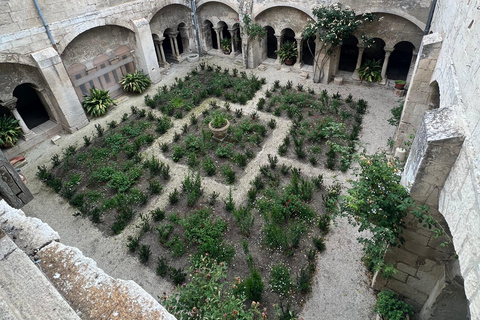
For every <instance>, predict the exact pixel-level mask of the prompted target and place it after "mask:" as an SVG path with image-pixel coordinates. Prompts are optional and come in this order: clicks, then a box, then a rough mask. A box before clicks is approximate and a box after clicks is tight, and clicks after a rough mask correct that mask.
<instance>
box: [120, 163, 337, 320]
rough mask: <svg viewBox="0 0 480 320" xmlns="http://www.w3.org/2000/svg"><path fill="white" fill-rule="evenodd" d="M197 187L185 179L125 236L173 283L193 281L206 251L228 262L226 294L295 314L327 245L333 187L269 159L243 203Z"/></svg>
mask: <svg viewBox="0 0 480 320" xmlns="http://www.w3.org/2000/svg"><path fill="white" fill-rule="evenodd" d="M277 160H278V159H277ZM202 189H203V188H202V181H201V177H200V175H199V173H198V172H197V173H196V174H193V173H192V174H191V175H189V176H186V177H185V180H184V182H183V187H182V190H178V192H177V193H176V194H175V195H173V193H171V194H170V195H169V199H170V204H169V205H168V206H167V208H166V209H165V210H160V209H156V210H153V211H152V212H150V217H147V216H145V218H144V219H143V220H142V224H141V225H139V226H138V230H139V232H138V234H137V235H136V236H134V237H130V238H129V242H128V247H129V249H130V251H131V252H132V254H137V255H138V257H139V259H140V261H142V262H143V263H145V264H146V265H148V266H149V267H151V268H155V269H156V271H157V274H158V275H159V276H162V277H168V278H169V279H170V280H171V281H173V283H174V284H175V285H181V284H183V283H185V282H187V283H188V282H190V281H191V280H192V278H191V273H192V272H191V271H190V272H187V270H188V269H189V266H191V265H192V264H193V265H198V264H201V261H202V259H204V258H205V257H206V256H208V257H209V259H210V260H215V261H216V262H218V263H220V262H226V266H227V271H226V275H227V278H226V283H231V284H233V283H236V284H235V285H234V287H233V289H232V287H231V286H230V285H227V286H226V289H225V292H227V291H229V290H231V293H233V294H235V295H236V296H238V295H239V296H241V297H244V298H243V299H244V301H245V306H250V305H251V302H252V301H257V302H258V301H260V302H261V306H262V308H263V307H265V308H267V313H268V314H269V315H270V316H272V317H273V315H274V313H275V312H276V311H275V310H274V308H273V304H276V305H277V306H280V305H282V306H283V308H284V312H286V313H288V312H289V311H294V312H297V311H299V310H300V308H301V306H302V305H303V303H304V302H305V300H306V296H307V294H308V293H309V291H310V289H311V285H312V283H311V281H312V277H313V275H314V273H315V269H316V264H315V258H316V254H317V252H318V251H320V252H321V251H323V250H325V245H324V242H323V241H324V238H323V237H324V236H325V235H326V234H327V232H328V228H329V224H330V217H329V215H328V214H327V212H326V211H331V210H332V208H333V207H334V206H335V204H336V201H337V197H338V194H339V188H338V186H335V187H332V188H327V189H326V188H325V187H324V186H323V182H322V177H321V176H319V177H316V178H313V179H309V178H306V177H305V176H304V175H303V174H302V173H301V172H300V170H299V169H297V168H291V167H288V166H286V165H280V164H278V163H277V161H275V160H274V158H273V157H271V161H270V164H269V165H265V166H263V167H262V168H261V173H260V175H259V176H257V177H256V178H255V179H254V180H253V181H252V182H251V189H250V190H249V192H248V193H249V199H245V201H244V203H243V204H242V205H240V204H238V205H235V204H234V203H233V199H232V197H231V193H230V196H229V197H227V199H218V198H217V197H218V194H217V195H215V193H213V194H210V195H207V194H203V193H202ZM222 200H223V201H222ZM326 207H327V208H326ZM149 218H151V220H150V219H149ZM187 273H188V274H190V276H188V277H187ZM237 277H239V278H237ZM258 277H259V278H260V279H261V280H258V279H259V278H258ZM255 279H256V280H255ZM223 282H224V280H222V283H223ZM260 283H263V288H262V287H261V285H260ZM202 290H203V289H200V288H199V289H198V293H197V295H198V296H201V295H202V294H204V293H203V292H202ZM225 292H224V293H225ZM229 297H230V296H229V295H225V296H224V297H223V299H225V301H228V299H229ZM167 300H168V298H167ZM277 311H278V312H280V313H282V311H281V310H280V309H279V310H277Z"/></svg>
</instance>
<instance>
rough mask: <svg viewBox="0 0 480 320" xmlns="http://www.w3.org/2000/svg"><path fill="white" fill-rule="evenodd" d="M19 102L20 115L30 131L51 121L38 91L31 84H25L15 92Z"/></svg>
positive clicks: (14, 94)
mask: <svg viewBox="0 0 480 320" xmlns="http://www.w3.org/2000/svg"><path fill="white" fill-rule="evenodd" d="M13 96H14V97H16V98H17V99H18V100H17V110H18V113H20V115H21V116H22V118H23V121H25V124H26V125H27V127H28V128H29V129H32V128H35V127H37V126H39V125H41V124H42V123H44V122H46V121H48V120H50V117H49V116H48V113H47V110H45V106H44V105H43V103H42V100H40V97H39V96H38V93H37V91H36V90H35V89H34V88H33V87H32V85H31V84H29V83H24V84H21V85H19V86H17V87H16V88H15V90H13Z"/></svg>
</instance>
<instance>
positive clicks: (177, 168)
mask: <svg viewBox="0 0 480 320" xmlns="http://www.w3.org/2000/svg"><path fill="white" fill-rule="evenodd" d="M207 59H208V60H209V62H212V63H216V64H218V65H221V66H226V67H229V68H233V67H236V68H237V69H239V70H241V69H243V68H242V67H241V66H238V65H235V66H232V62H231V60H229V59H226V58H218V57H208V58H207ZM191 67H192V64H189V63H186V62H184V63H182V64H180V65H173V66H172V68H171V69H170V70H169V73H168V74H167V75H166V76H164V77H163V79H162V81H161V82H160V83H159V84H157V85H156V86H154V87H152V88H150V89H149V90H148V92H147V94H150V95H153V94H155V92H156V88H158V87H159V86H163V85H164V84H169V83H172V82H173V81H174V79H175V77H183V76H184V75H185V74H186V73H187V72H188V71H189V70H190V68H191ZM248 71H249V72H250V70H248ZM253 72H255V73H256V74H258V75H259V76H261V77H265V78H267V85H266V86H264V88H263V89H262V91H263V90H265V89H266V88H270V87H271V86H272V84H273V81H274V80H276V79H280V81H281V83H282V84H284V83H286V81H287V80H291V81H293V83H294V86H295V85H296V84H297V83H302V84H303V85H304V87H311V88H314V89H315V91H316V92H319V91H321V90H323V89H327V90H328V91H329V92H330V93H335V92H337V91H338V92H339V93H341V94H342V96H343V97H346V96H347V95H348V94H349V93H351V94H352V95H353V97H354V99H359V98H363V99H365V100H367V101H368V103H369V109H368V113H367V114H366V116H365V118H364V124H363V130H362V133H361V135H360V139H361V142H362V143H363V144H364V145H365V147H366V149H367V152H368V153H373V152H375V151H376V150H377V149H379V148H384V147H386V142H387V138H388V137H391V136H393V133H394V129H395V128H394V127H393V126H390V125H389V124H388V123H387V121H386V120H387V119H388V118H389V117H390V109H391V108H392V107H394V106H397V105H398V104H399V102H398V101H397V100H398V98H397V97H395V96H394V95H393V92H392V91H393V90H392V89H391V88H388V87H387V88H386V87H384V86H380V85H368V84H360V83H346V84H345V85H334V84H329V85H321V84H314V83H313V82H312V80H311V79H307V80H304V79H302V78H301V77H300V74H299V73H294V72H288V73H286V72H284V71H281V70H277V69H276V68H275V67H273V66H269V67H267V70H265V71H258V70H253ZM260 96H261V93H259V94H257V95H256V97H255V98H254V99H253V101H251V102H249V104H248V106H246V107H243V108H244V109H245V111H246V112H247V113H250V112H252V111H253V110H254V108H255V105H256V101H257V100H258V99H259V97H260ZM132 105H136V106H143V105H144V103H143V96H128V97H122V98H121V99H120V101H119V105H118V106H117V107H115V108H114V109H112V110H111V111H110V112H109V114H108V115H107V116H105V117H102V118H101V119H95V120H93V121H91V122H90V124H89V125H88V126H87V127H85V128H83V129H81V130H79V131H78V132H76V133H75V134H63V135H62V138H61V139H60V140H59V145H53V144H52V143H51V142H50V141H46V142H44V143H42V144H40V145H39V146H38V147H37V148H35V149H33V150H31V151H30V152H28V153H27V154H25V156H26V158H27V160H28V164H26V165H25V166H24V167H23V168H22V173H23V174H24V175H25V176H26V177H27V179H28V181H29V183H28V187H29V188H30V190H31V191H32V193H33V194H34V196H35V199H34V200H33V201H32V202H31V203H29V204H28V205H27V206H25V207H24V208H23V211H24V212H25V213H26V214H27V215H29V216H33V217H37V218H40V219H42V220H43V221H44V222H47V223H48V224H49V225H50V226H51V227H53V228H54V229H55V230H56V231H57V232H58V233H59V234H60V236H61V238H62V242H63V243H64V244H66V245H71V246H75V247H78V248H79V249H80V250H82V251H83V253H84V254H85V255H86V256H88V257H91V258H93V259H94V260H96V261H97V264H98V266H99V267H100V268H102V269H103V270H105V271H106V272H107V273H108V274H109V275H111V276H114V277H118V278H122V279H132V280H134V281H136V282H137V283H138V284H139V285H141V286H142V287H143V288H144V289H145V290H146V291H147V292H149V293H150V294H151V295H152V296H154V297H157V296H159V295H161V294H162V293H163V292H164V291H166V292H170V291H171V290H172V287H171V285H170V284H169V283H168V282H167V281H166V280H163V279H162V278H160V277H158V276H157V275H156V274H155V273H154V272H153V271H152V270H150V269H148V268H146V267H145V266H143V265H142V264H141V263H140V262H139V261H138V259H137V258H136V257H134V256H131V255H129V254H128V253H127V250H126V248H125V244H126V238H127V236H128V235H131V234H134V233H135V232H136V230H135V227H134V226H135V224H136V223H135V222H134V223H131V224H130V226H129V227H128V228H127V229H126V230H125V232H123V233H122V234H120V235H118V236H113V237H112V236H110V237H105V236H104V235H103V234H102V233H101V232H100V231H99V230H98V229H97V228H96V227H95V226H93V225H92V223H91V222H90V221H89V220H88V219H85V218H82V217H74V216H73V213H74V212H75V210H74V209H73V208H71V207H70V206H69V205H68V203H67V202H66V201H65V200H64V199H62V198H61V197H59V196H58V195H57V194H55V193H53V192H52V191H51V190H49V189H48V188H46V187H45V186H44V185H43V184H42V183H41V182H40V181H39V180H38V179H37V178H36V177H35V173H36V171H37V166H39V165H42V164H46V165H47V166H49V165H50V158H51V157H52V155H53V154H55V153H58V154H60V153H61V150H62V149H63V148H64V147H66V146H68V145H71V144H77V145H82V144H83V136H85V135H88V136H91V135H93V132H94V131H95V128H94V124H97V123H101V124H102V125H103V126H105V124H106V123H107V122H109V121H111V120H112V119H115V120H118V119H119V118H120V117H121V116H122V115H123V114H124V113H130V106H132ZM232 107H233V108H235V106H232ZM250 109H251V110H250ZM197 112H198V111H197ZM260 116H261V117H265V118H268V117H270V115H266V114H260ZM188 119H189V117H188V116H187V117H184V119H182V120H180V121H178V123H176V124H175V126H176V127H177V126H178V127H181V126H182V121H188ZM277 122H278V125H277V128H278V129H277V130H278V131H276V134H275V136H274V137H272V139H271V140H272V141H269V143H266V144H265V149H264V150H263V151H262V152H261V153H260V154H259V156H258V157H257V160H256V162H255V163H253V162H252V163H251V164H250V165H249V166H248V168H247V170H248V171H247V174H246V175H245V176H244V177H243V178H242V180H241V181H240V183H239V186H238V187H237V189H238V190H239V191H241V192H238V194H236V197H238V198H240V197H241V196H242V194H243V193H244V192H245V191H246V188H247V187H248V181H250V180H251V178H252V177H254V176H255V175H256V173H257V170H258V167H259V164H262V163H264V162H265V163H266V162H267V161H266V155H267V154H268V153H272V152H273V150H276V148H277V146H278V144H277V143H280V141H281V139H283V136H284V134H286V132H287V131H288V127H289V125H290V124H289V121H282V120H281V119H277ZM173 131H174V130H171V132H170V135H165V136H164V137H162V138H161V139H162V141H166V140H169V139H171V138H172V137H171V136H172V135H173ZM156 145H157V144H156V143H155V144H154V145H153V146H152V147H151V148H150V149H148V150H147V151H146V153H147V154H149V153H154V154H155V155H156V156H158V157H160V156H161V155H160V154H159V151H158V147H157V146H156ZM270 149H271V150H270ZM163 161H166V160H163ZM296 166H298V165H297V164H296ZM171 167H172V181H171V182H170V183H169V185H168V189H167V190H165V191H164V192H163V196H161V197H158V199H157V201H156V202H155V203H150V204H149V205H148V206H149V208H150V207H155V206H158V205H159V204H161V202H164V201H165V200H166V196H167V195H168V190H169V189H170V188H172V189H173V188H174V187H177V188H178V186H179V185H180V183H181V180H182V179H183V177H184V174H185V172H187V169H186V167H184V166H181V165H176V164H173V163H172V164H171ZM308 168H309V169H308V170H306V169H305V170H302V171H303V172H311V174H312V175H317V174H318V173H323V174H324V176H325V180H326V182H329V183H331V182H332V181H334V180H335V179H336V180H339V181H340V182H346V180H347V179H348V178H351V176H350V175H349V174H348V173H347V174H343V173H341V172H333V173H332V172H331V171H325V170H322V169H314V170H312V169H311V167H308ZM205 182H206V181H205ZM204 185H208V187H207V190H206V191H207V194H208V193H209V192H210V190H208V189H211V190H219V191H221V196H220V198H224V197H225V196H226V191H225V190H227V188H224V187H223V186H222V185H221V184H218V183H213V182H212V183H208V182H206V183H204ZM149 208H147V210H149ZM358 236H359V234H358V233H357V231H356V229H355V228H353V227H352V226H350V225H349V224H348V223H347V222H346V221H345V220H337V222H336V225H335V226H332V228H331V232H330V233H329V235H328V236H327V239H326V246H327V250H326V252H325V253H323V254H321V255H319V258H318V261H317V263H318V272H317V275H316V276H315V278H314V285H313V290H312V293H311V294H310V296H309V299H308V300H307V301H306V303H305V307H304V310H303V312H302V314H301V315H300V317H302V318H303V319H305V320H310V319H312V320H313V319H340V320H343V319H345V320H347V319H348V320H356V319H359V320H360V319H361V320H364V319H374V314H373V312H372V309H373V305H374V303H375V297H374V294H373V292H372V290H371V289H370V288H369V279H368V276H367V274H366V270H365V268H364V266H363V265H362V264H361V262H360V258H361V256H362V247H361V246H360V245H359V244H358V242H357V241H356V238H357V237H358Z"/></svg>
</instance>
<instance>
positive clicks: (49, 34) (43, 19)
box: [33, 0, 57, 49]
mask: <svg viewBox="0 0 480 320" xmlns="http://www.w3.org/2000/svg"><path fill="white" fill-rule="evenodd" d="M33 2H35V6H36V7H37V11H38V14H39V15H40V19H42V22H43V26H44V27H45V30H46V31H47V35H48V38H49V39H50V42H51V43H52V46H53V47H54V48H55V49H56V48H57V44H56V43H55V40H53V37H52V34H51V32H50V28H49V27H48V24H47V21H45V18H44V17H43V14H42V9H40V6H39V5H38V2H37V0H33Z"/></svg>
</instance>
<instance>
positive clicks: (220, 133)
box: [208, 119, 230, 141]
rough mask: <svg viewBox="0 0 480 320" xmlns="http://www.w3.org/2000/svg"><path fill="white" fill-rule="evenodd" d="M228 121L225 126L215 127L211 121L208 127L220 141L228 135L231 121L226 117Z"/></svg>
mask: <svg viewBox="0 0 480 320" xmlns="http://www.w3.org/2000/svg"><path fill="white" fill-rule="evenodd" d="M226 121H227V124H226V125H224V126H223V127H221V128H214V127H213V126H212V122H211V121H210V123H209V124H208V128H209V129H210V131H212V133H213V137H214V138H215V139H216V140H218V141H222V140H223V139H224V138H225V137H226V135H227V132H228V128H229V127H230V122H229V121H228V120H227V119H226Z"/></svg>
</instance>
